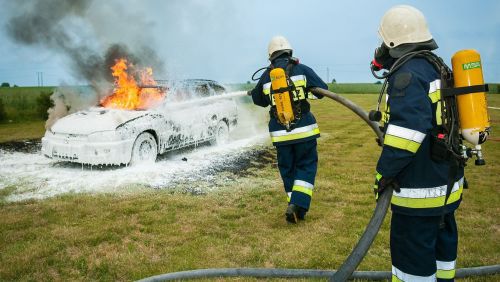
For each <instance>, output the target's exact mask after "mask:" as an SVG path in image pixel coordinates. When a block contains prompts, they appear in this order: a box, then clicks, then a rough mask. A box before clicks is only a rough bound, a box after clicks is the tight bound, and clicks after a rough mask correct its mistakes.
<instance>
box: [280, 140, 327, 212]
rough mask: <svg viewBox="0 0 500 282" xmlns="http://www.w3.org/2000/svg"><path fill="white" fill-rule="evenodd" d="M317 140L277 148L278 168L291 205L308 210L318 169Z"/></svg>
mask: <svg viewBox="0 0 500 282" xmlns="http://www.w3.org/2000/svg"><path fill="white" fill-rule="evenodd" d="M316 147H317V142H316V139H312V140H308V141H305V142H301V143H294V144H288V145H279V146H276V150H277V155H278V168H279V171H280V174H281V179H283V185H284V186H285V192H286V193H287V197H288V201H289V203H290V204H295V205H297V206H299V207H302V208H304V209H306V210H308V209H309V205H310V204H311V197H312V193H313V188H314V179H315V177H316V171H317V168H318V152H317V150H316Z"/></svg>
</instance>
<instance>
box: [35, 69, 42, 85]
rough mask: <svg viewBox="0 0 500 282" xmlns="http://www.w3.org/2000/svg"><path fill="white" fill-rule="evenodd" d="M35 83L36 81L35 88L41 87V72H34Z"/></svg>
mask: <svg viewBox="0 0 500 282" xmlns="http://www.w3.org/2000/svg"><path fill="white" fill-rule="evenodd" d="M36 81H37V86H38V87H40V86H43V72H41V71H37V72H36Z"/></svg>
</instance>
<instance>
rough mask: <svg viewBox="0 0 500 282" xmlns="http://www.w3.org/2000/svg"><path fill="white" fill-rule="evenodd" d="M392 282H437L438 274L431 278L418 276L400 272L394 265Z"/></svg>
mask: <svg viewBox="0 0 500 282" xmlns="http://www.w3.org/2000/svg"><path fill="white" fill-rule="evenodd" d="M392 281H407V282H408V281H411V282H413V281H415V282H427V281H436V274H432V275H431V276H418V275H412V274H408V273H405V272H403V271H401V270H399V269H398V268H397V267H395V266H394V265H393V266H392Z"/></svg>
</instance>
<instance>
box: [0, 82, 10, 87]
mask: <svg viewBox="0 0 500 282" xmlns="http://www.w3.org/2000/svg"><path fill="white" fill-rule="evenodd" d="M0 87H10V83H8V82H2V85H1V86H0Z"/></svg>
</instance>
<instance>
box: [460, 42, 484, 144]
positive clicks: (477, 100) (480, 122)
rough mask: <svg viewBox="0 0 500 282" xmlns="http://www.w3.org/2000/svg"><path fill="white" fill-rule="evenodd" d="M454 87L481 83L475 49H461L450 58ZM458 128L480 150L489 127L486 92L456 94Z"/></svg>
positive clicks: (481, 75)
mask: <svg viewBox="0 0 500 282" xmlns="http://www.w3.org/2000/svg"><path fill="white" fill-rule="evenodd" d="M451 63H452V66H453V77H454V79H455V88H456V87H465V86H474V85H483V84H484V80H483V70H482V67H481V57H480V56H479V53H478V52H477V51H476V50H461V51H458V52H457V53H455V55H453V57H452V58H451ZM457 103H458V115H459V116H460V130H461V133H462V136H463V138H464V139H465V140H467V141H468V142H470V143H471V144H473V145H475V146H476V149H479V150H481V149H480V148H481V147H480V146H479V144H482V143H484V142H485V141H486V139H487V138H488V134H489V129H490V118H489V116H488V106H487V102H486V94H485V93H484V92H479V93H469V94H462V95H458V96H457Z"/></svg>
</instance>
